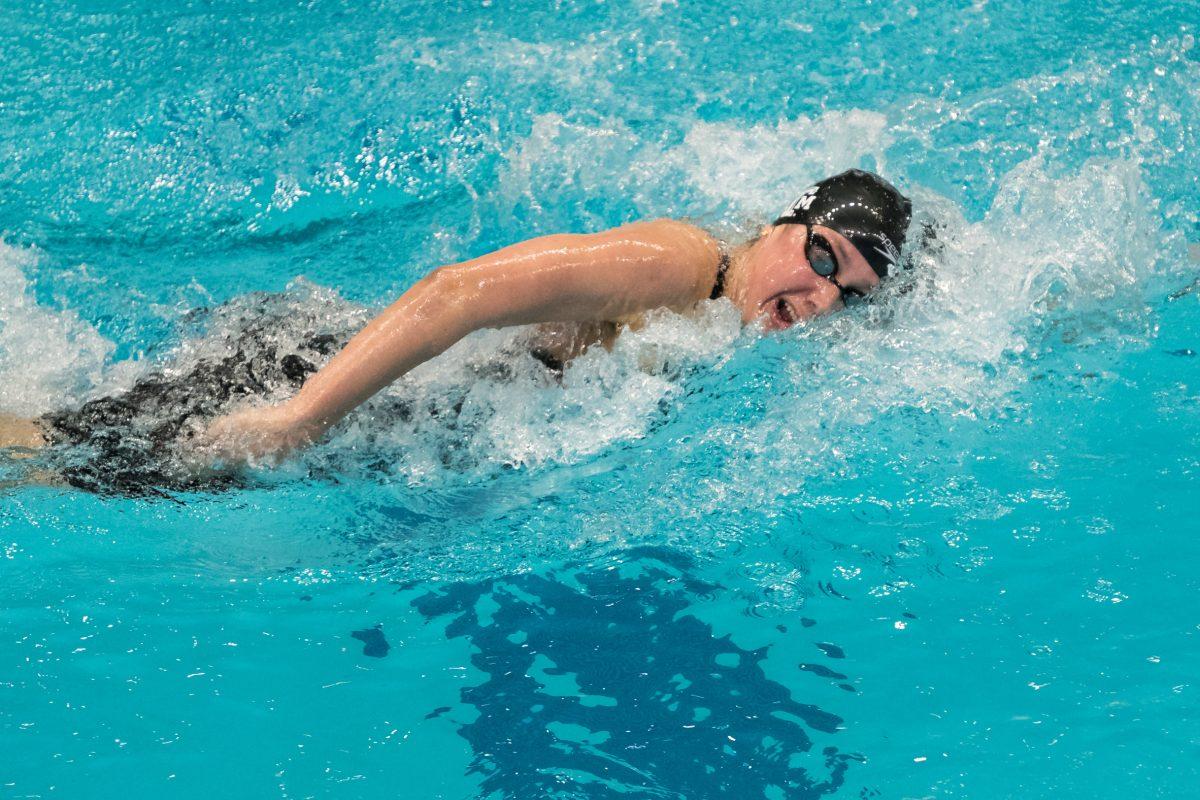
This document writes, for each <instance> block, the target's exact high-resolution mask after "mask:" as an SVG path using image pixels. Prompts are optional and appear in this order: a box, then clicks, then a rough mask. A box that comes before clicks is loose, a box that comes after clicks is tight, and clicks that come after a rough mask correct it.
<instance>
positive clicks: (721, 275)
mask: <svg viewBox="0 0 1200 800" xmlns="http://www.w3.org/2000/svg"><path fill="white" fill-rule="evenodd" d="M728 269H729V254H728V253H726V252H725V251H724V250H722V251H721V263H720V264H719V265H718V266H717V282H716V283H714V284H713V288H712V292H710V293H709V295H708V299H709V300H716V299H717V298H718V297H720V296H721V292H723V291H725V272H726V270H728Z"/></svg>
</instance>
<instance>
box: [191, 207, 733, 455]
mask: <svg viewBox="0 0 1200 800" xmlns="http://www.w3.org/2000/svg"><path fill="white" fill-rule="evenodd" d="M719 257H720V254H719V249H718V245H717V243H716V241H715V240H714V239H713V238H712V237H710V236H709V235H708V234H706V233H704V232H703V231H701V230H700V229H698V228H695V227H693V226H691V225H687V224H685V223H682V222H676V221H673V220H655V221H652V222H640V223H634V224H631V225H626V226H623V227H620V228H614V229H612V230H609V231H604V232H601V233H594V234H562V235H554V236H544V237H539V238H537V239H531V240H529V241H526V242H521V243H520V244H515V245H512V246H510V247H505V248H503V249H501V250H497V251H496V252H494V253H490V254H488V255H485V256H481V257H480V258H475V259H471V260H469V261H464V262H462V263H459V264H454V265H451V266H445V267H440V268H438V269H436V270H434V271H433V272H432V273H430V274H429V275H428V276H426V277H425V278H423V279H422V280H420V281H419V282H417V283H416V284H415V285H414V286H413V287H412V288H411V289H409V290H408V291H407V292H405V293H404V294H403V295H402V296H401V297H400V298H399V299H398V300H396V301H395V302H394V303H392V305H391V306H389V307H388V308H387V309H386V310H384V311H383V312H382V313H381V314H380V315H379V316H378V317H376V318H375V319H373V320H372V321H371V322H370V323H369V324H368V325H367V326H366V327H365V328H363V329H362V330H361V331H360V332H359V333H358V334H357V335H355V336H354V338H353V339H351V340H350V342H349V343H348V344H347V345H346V347H345V348H344V349H343V350H342V351H341V352H339V353H338V354H337V355H336V356H334V358H333V359H332V360H331V361H330V362H329V363H328V364H327V365H325V367H324V368H322V369H321V370H320V371H318V372H317V373H316V374H315V375H313V376H312V377H311V378H310V379H309V380H308V381H307V382H306V383H305V385H304V387H303V388H302V389H301V390H300V392H299V393H298V394H297V395H296V396H295V397H294V398H292V399H291V400H289V401H287V402H286V403H284V404H282V405H280V406H275V407H273V408H267V409H254V410H251V411H246V412H241V413H238V414H234V415H230V416H228V417H223V418H221V419H219V420H217V421H216V422H215V423H214V424H213V426H212V427H211V428H210V430H209V436H208V438H209V439H210V440H211V441H214V442H216V443H218V444H220V445H222V446H221V447H220V449H221V450H223V451H224V452H225V453H226V454H246V453H249V454H252V455H264V454H268V453H279V452H284V451H286V450H288V449H290V448H292V447H295V446H297V445H301V444H304V443H306V442H309V441H312V440H314V439H317V438H319V437H320V436H321V435H322V434H324V432H325V431H327V430H328V429H329V428H330V427H331V426H332V425H334V424H336V423H337V422H338V420H340V419H342V418H343V417H344V416H346V414H348V413H350V411H352V410H353V409H354V408H356V407H357V406H358V405H360V404H361V403H363V402H364V401H365V400H367V398H369V397H371V396H372V395H374V394H375V393H376V392H378V391H379V390H380V389H382V388H383V387H385V386H387V385H388V384H390V383H391V382H392V381H394V380H396V379H397V378H399V377H400V376H401V375H403V374H404V373H406V372H408V371H409V370H411V369H412V368H414V367H416V366H417V365H418V364H421V363H423V362H425V361H428V360H429V359H431V358H433V357H435V356H437V355H438V354H440V353H442V352H444V351H445V350H446V349H447V348H449V347H450V346H451V345H453V344H454V343H455V342H457V341H459V340H460V339H462V338H463V337H464V336H466V335H467V334H469V333H471V332H473V331H476V330H479V329H481V328H501V327H506V326H510V325H527V324H533V323H543V322H590V321H601V320H609V319H614V318H617V317H620V316H623V315H627V314H634V313H637V312H640V311H645V310H647V309H651V308H660V307H668V308H675V309H683V308H686V307H687V306H689V305H691V304H692V303H694V302H695V301H697V300H699V299H701V298H703V297H704V296H706V295H707V292H708V287H709V286H711V285H712V282H713V278H714V277H715V275H716V269H717V263H718V260H719ZM235 440H239V441H235ZM230 445H233V446H230Z"/></svg>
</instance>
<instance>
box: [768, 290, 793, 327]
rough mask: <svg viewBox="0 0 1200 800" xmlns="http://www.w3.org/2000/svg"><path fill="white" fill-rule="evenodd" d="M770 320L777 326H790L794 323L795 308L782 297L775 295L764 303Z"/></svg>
mask: <svg viewBox="0 0 1200 800" xmlns="http://www.w3.org/2000/svg"><path fill="white" fill-rule="evenodd" d="M766 305H767V311H768V314H769V315H770V317H771V322H772V323H774V325H775V327H778V328H790V327H791V326H792V325H794V324H795V323H796V310H795V309H794V308H792V304H791V303H789V302H788V301H787V300H786V299H785V298H783V297H777V298H775V299H774V300H769V301H767V303H766Z"/></svg>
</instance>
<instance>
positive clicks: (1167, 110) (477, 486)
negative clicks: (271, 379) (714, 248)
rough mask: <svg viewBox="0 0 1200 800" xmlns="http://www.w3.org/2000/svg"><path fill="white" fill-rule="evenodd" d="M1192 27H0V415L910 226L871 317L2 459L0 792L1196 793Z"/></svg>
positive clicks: (1112, 20) (1069, 7)
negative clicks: (196, 484)
mask: <svg viewBox="0 0 1200 800" xmlns="http://www.w3.org/2000/svg"><path fill="white" fill-rule="evenodd" d="M1195 21H1196V15H1195V8H1194V4H1192V3H1187V2H1161V3H1155V4H1149V5H1141V6H1139V5H1136V4H1118V3H1111V2H1100V3H1093V4H1084V3H1078V2H1069V3H1062V4H1057V5H1051V6H1046V5H1045V4H1034V3H1029V2H989V0H980V2H976V3H973V4H972V3H965V2H964V3H951V2H944V1H941V2H936V3H913V4H905V3H900V4H882V3H875V2H850V3H841V4H829V5H827V6H814V7H808V8H805V7H790V6H789V7H786V8H783V7H781V6H779V5H778V4H768V3H762V2H731V3H726V4H697V3H689V2H678V3H674V2H668V1H666V0H660V1H655V0H636V1H635V0H629V1H625V2H611V1H610V2H556V3H528V2H523V3H517V2H504V0H494V1H492V0H483V1H482V2H476V3H470V4H464V3H455V2H451V3H431V2H420V3H416V2H407V3H388V2H370V3H349V2H346V3H331V2H319V1H317V2H305V3H279V2H259V3H226V2H179V3H172V4H168V5H166V6H163V5H161V4H155V3H138V4H133V3H115V2H94V3H90V4H74V3H65V2H45V3H39V4H17V3H9V4H5V5H3V6H2V7H0V53H3V57H2V58H0V122H2V124H0V232H3V242H4V243H3V245H0V411H6V412H9V413H22V414H30V415H32V414H37V413H41V412H44V411H48V410H50V409H53V408H57V407H60V406H63V405H70V404H72V403H78V402H81V401H83V400H84V399H87V398H89V397H94V396H98V395H102V394H105V393H108V392H112V391H116V390H119V389H120V388H121V387H125V386H128V385H130V384H131V383H132V382H133V381H134V380H136V378H137V377H138V376H139V375H143V374H145V373H147V372H148V371H150V370H152V369H155V368H157V367H162V366H164V365H166V366H170V365H178V364H186V363H189V362H190V361H194V360H195V359H197V358H201V357H204V356H205V355H212V354H215V353H220V352H222V348H223V347H224V346H225V345H224V339H223V335H224V334H227V333H229V332H230V331H232V330H236V329H237V327H238V325H240V324H243V323H244V320H245V319H246V318H248V317H251V318H252V317H254V316H255V315H256V314H261V313H270V314H274V315H276V316H277V317H278V318H279V319H281V320H282V322H280V323H279V326H278V332H277V333H278V336H279V338H280V341H281V342H286V341H289V337H294V336H295V335H297V334H298V331H300V329H301V328H303V327H305V326H311V325H313V324H314V320H315V321H316V322H317V323H322V322H324V323H328V324H330V325H343V324H353V323H355V322H356V321H361V320H362V319H363V318H364V317H365V316H366V315H367V314H369V313H370V311H371V310H372V309H375V308H378V307H380V306H382V305H383V304H386V303H387V302H389V300H390V299H391V298H393V297H394V296H395V295H396V293H397V292H399V291H401V290H402V289H403V288H404V287H406V286H407V285H408V284H409V283H411V282H412V281H413V280H415V279H416V278H417V277H418V276H419V275H421V274H423V272H424V271H425V270H427V269H429V268H430V267H432V266H435V265H437V264H440V263H447V262H451V261H455V260H459V259H462V258H464V257H468V256H471V255H474V254H478V253H480V252H484V251H486V250H489V249H491V248H494V247H497V246H499V245H502V244H506V243H509V242H511V241H514V240H516V239H519V238H523V237H526V236H529V235H532V234H537V233H544V232H549V231H558V230H594V229H598V228H601V227H604V226H610V225H615V224H619V223H622V222H624V221H627V220H631V219H635V218H642V217H653V216H662V215H669V216H680V217H687V218H691V219H693V220H696V221H699V222H701V223H702V224H705V225H707V226H709V227H710V228H711V229H713V230H714V231H718V232H720V233H722V234H723V235H726V236H731V237H732V236H736V235H739V234H745V233H748V232H749V231H751V230H752V229H753V226H754V225H755V224H757V223H759V222H761V221H762V220H763V219H764V218H765V217H767V216H769V215H771V214H772V213H774V212H776V211H778V209H779V208H780V207H781V206H782V204H784V203H786V202H787V201H789V200H790V199H791V198H792V196H793V195H794V194H795V193H796V191H797V189H798V188H799V187H802V186H804V185H806V184H807V183H808V182H810V181H812V180H814V179H816V178H819V177H821V176H823V175H825V174H828V173H830V172H832V171H835V170H840V169H843V168H846V167H849V166H861V167H866V168H873V169H877V170H879V171H881V172H883V173H884V174H885V175H886V176H887V177H889V178H890V179H893V180H894V181H896V182H897V183H898V184H899V185H900V186H902V187H903V188H905V189H906V190H907V191H909V192H910V193H911V194H912V196H913V197H914V200H915V201H916V205H917V207H918V209H920V213H921V214H922V216H923V217H924V218H934V219H937V220H938V221H939V223H940V224H941V225H942V226H943V232H944V233H943V235H942V237H941V243H942V244H941V249H939V250H937V251H929V252H925V253H923V254H921V255H920V256H919V259H918V260H919V262H920V267H921V269H922V271H921V278H920V280H919V281H918V285H917V287H916V290H915V291H913V292H910V293H908V294H906V295H903V296H898V297H891V298H889V299H888V300H886V301H885V302H884V303H882V304H881V305H878V306H876V307H874V308H872V309H868V310H865V311H863V310H860V312H859V313H847V314H843V315H841V316H839V317H835V318H829V319H825V320H821V321H818V322H815V323H813V324H811V325H809V326H807V327H805V328H803V329H799V330H794V331H792V332H789V333H787V334H785V335H782V336H775V337H771V338H766V339H764V338H761V337H759V336H757V335H755V334H753V333H752V332H750V331H741V330H739V328H738V326H737V324H736V321H735V320H734V319H733V318H732V310H731V309H730V308H729V307H728V306H726V305H725V304H723V303H715V304H711V305H708V306H706V307H705V308H703V309H701V312H700V313H699V314H697V315H696V316H695V317H691V318H681V317H673V316H670V315H664V316H661V317H659V318H656V319H655V320H654V321H653V322H652V324H650V325H649V326H648V327H647V328H646V329H644V330H643V331H640V332H638V333H636V334H629V335H626V336H625V337H623V338H622V340H621V342H620V344H619V346H618V347H617V348H616V349H615V350H614V351H613V352H612V353H600V352H594V353H591V354H589V355H588V356H586V357H585V358H583V359H580V360H579V361H578V362H576V363H575V364H573V365H572V366H571V367H570V368H569V369H568V371H567V375H566V378H565V381H564V383H565V385H564V386H563V387H557V386H549V385H546V384H545V382H544V381H540V380H538V379H537V377H536V375H535V374H534V373H533V372H532V371H529V370H525V369H524V367H522V366H521V364H517V365H516V367H514V373H515V374H513V375H509V376H507V377H504V378H503V379H502V378H500V377H497V375H496V373H495V370H491V369H489V368H488V365H489V364H491V363H494V362H495V361H496V360H497V359H501V360H503V359H504V358H506V357H505V356H504V355H503V353H504V351H505V349H506V347H508V346H509V345H510V343H511V340H512V335H511V334H509V333H504V332H500V333H490V334H488V335H483V336H478V337H475V338H473V339H471V340H469V341H467V342H464V343H463V344H462V345H460V346H459V347H457V348H456V349H455V350H453V351H451V352H450V353H448V354H446V355H445V356H444V357H443V358H441V359H439V360H437V361H436V362H434V363H431V364H429V365H427V366H426V367H423V368H422V369H420V370H419V371H417V372H416V373H413V374H412V375H410V376H408V377H407V378H406V379H404V380H403V381H401V382H400V383H399V384H398V385H397V386H396V387H393V389H392V390H390V392H389V395H390V397H391V398H393V399H394V398H402V399H404V400H405V401H406V402H408V403H410V404H412V406H413V407H414V408H416V409H417V410H418V411H417V413H414V414H413V415H412V416H411V417H410V418H409V419H407V420H404V421H395V420H392V419H389V418H388V417H387V415H386V414H384V413H383V412H382V410H381V409H382V408H383V404H382V403H380V404H376V405H375V406H372V407H368V408H367V409H365V410H364V411H363V412H362V413H360V414H358V415H357V416H356V417H354V418H353V419H352V420H351V421H350V422H349V423H348V424H346V425H345V426H344V427H342V428H341V429H339V430H338V431H337V433H336V435H335V436H333V437H332V438H331V439H330V440H329V441H328V442H327V443H325V444H323V445H321V446H320V447H318V448H316V449H314V450H313V451H311V452H310V453H308V454H306V455H305V456H304V457H303V458H301V459H298V460H296V461H294V462H291V463H289V464H287V465H285V466H284V467H282V468H281V469H279V470H275V471H266V470H264V471H262V472H261V473H258V474H256V475H255V476H254V478H255V480H254V482H253V483H252V485H251V486H250V487H249V488H245V489H241V490H238V491H234V492H227V493H217V494H207V495H202V494H193V495H180V496H178V497H177V498H176V500H175V501H164V500H147V499H137V498H120V497H99V496H96V495H92V494H86V493H82V492H77V491H71V490H64V489H61V488H53V487H25V488H18V489H8V490H5V491H4V492H3V493H2V494H0V605H2V607H3V613H0V796H3V797H14V798H17V797H22V798H23V797H89V798H106V797H121V798H129V797H156V798H160V797H172V798H174V797H179V798H192V797H196V798H200V797H206V798H207V797H214V796H215V797H246V798H263V797H280V798H305V797H330V798H383V797H388V798H392V797H405V798H409V797H411V798H521V799H522V800H524V799H525V798H542V797H546V798H550V797H553V798H608V797H635V798H643V797H644V798H687V799H688V800H691V799H692V798H717V797H738V798H759V797H761V798H770V799H771V800H775V799H777V798H806V797H817V796H823V795H834V796H841V797H853V798H872V797H880V798H902V797H971V798H981V797H986V798H992V797H996V798H999V797H1050V796H1055V797H1087V798H1096V797H1106V798H1107V797H1111V798H1129V797H1136V798H1142V797H1169V798H1177V797H1188V796H1193V795H1194V792H1195V786H1196V785H1197V782H1198V781H1200V719H1198V717H1200V714H1198V713H1197V709H1198V708H1200V702H1198V693H1200V683H1198V682H1197V679H1196V677H1195V676H1196V667H1195V665H1196V663H1197V659H1198V658H1200V601H1198V600H1197V590H1200V578H1198V577H1197V566H1196V565H1197V563H1198V557H1200V538H1198V537H1197V533H1200V525H1198V524H1197V519H1198V513H1200V456H1198V453H1200V448H1198V445H1200V413H1198V412H1200V357H1197V352H1200V307H1198V303H1200V291H1191V289H1192V288H1193V287H1195V286H1196V284H1195V281H1196V280H1197V278H1198V277H1200V264H1198V263H1197V255H1196V253H1195V250H1194V248H1193V249H1192V250H1191V251H1189V242H1192V243H1195V242H1198V241H1200V192H1198V189H1200V186H1198V183H1197V177H1196V176H1197V175H1198V174H1200V150H1198V146H1200V89H1198V88H1197V87H1200V60H1198V58H1197V50H1196V47H1195V35H1196V24H1195ZM263 293H265V294H263ZM222 304H223V305H222ZM213 307H220V308H221V309H223V311H222V312H221V313H217V314H215V315H212V314H208V315H206V314H203V313H198V311H197V310H198V309H204V308H213ZM509 360H510V361H511V360H512V359H509ZM387 400H388V398H384V401H383V402H386V401H387ZM453 409H457V410H455V411H454V413H449V411H450V410H453ZM25 469H27V466H25V465H24V464H22V463H20V462H13V461H0V473H2V474H0V477H3V478H11V477H15V476H16V475H17V474H18V473H20V472H22V471H23V470H25Z"/></svg>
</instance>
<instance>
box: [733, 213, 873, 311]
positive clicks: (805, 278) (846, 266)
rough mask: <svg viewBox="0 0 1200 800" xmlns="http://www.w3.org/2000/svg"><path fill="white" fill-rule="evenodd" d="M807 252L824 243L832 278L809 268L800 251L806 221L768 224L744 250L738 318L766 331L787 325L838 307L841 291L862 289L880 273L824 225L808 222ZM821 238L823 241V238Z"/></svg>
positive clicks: (816, 250) (868, 288) (815, 251)
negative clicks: (758, 321) (833, 265)
mask: <svg viewBox="0 0 1200 800" xmlns="http://www.w3.org/2000/svg"><path fill="white" fill-rule="evenodd" d="M813 233H814V234H816V236H814V238H813V242H812V245H811V247H810V249H809V252H810V253H812V254H813V256H814V260H816V259H817V257H818V256H819V255H820V251H819V248H821V247H822V246H823V245H824V244H826V243H827V244H828V247H829V249H831V250H832V256H833V258H834V260H835V261H836V263H837V272H836V273H835V274H834V275H833V276H832V277H833V280H832V281H831V280H830V279H829V278H824V277H821V276H820V275H818V274H817V273H816V272H814V271H813V269H812V266H811V265H810V264H809V260H808V255H807V254H806V253H805V243H806V242H807V239H808V226H807V225H773V226H771V227H769V228H767V229H765V231H764V233H763V236H762V237H761V238H759V239H758V241H757V242H755V243H754V245H753V246H752V247H751V248H750V250H749V252H748V253H747V254H746V258H745V262H744V267H743V270H742V272H743V276H744V277H743V282H742V291H741V292H740V294H741V302H740V307H741V312H742V321H743V322H750V321H751V320H754V319H759V318H761V319H762V320H763V327H764V328H765V329H766V330H782V329H784V328H790V327H791V326H792V325H794V324H796V323H797V322H799V321H801V320H805V319H811V318H812V317H817V316H820V315H822V314H828V313H829V312H831V311H837V310H838V309H840V308H842V305H843V303H842V293H841V291H839V289H838V287H837V286H836V285H835V284H834V282H833V281H836V282H837V283H839V284H841V286H842V289H845V290H846V291H847V292H848V293H851V294H852V293H853V292H855V291H857V292H861V293H862V294H867V293H868V292H870V291H871V290H872V289H874V288H875V287H876V286H878V285H879V276H878V275H876V274H875V271H874V270H873V269H871V265H870V264H868V263H867V260H866V259H865V258H863V257H862V254H860V253H859V252H858V250H857V248H855V247H854V245H852V244H851V243H850V241H849V240H848V239H846V238H845V237H844V236H842V235H841V234H840V233H838V232H837V231H835V230H832V229H831V228H826V227H824V226H823V225H816V226H814V227H813ZM822 240H823V241H822Z"/></svg>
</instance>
